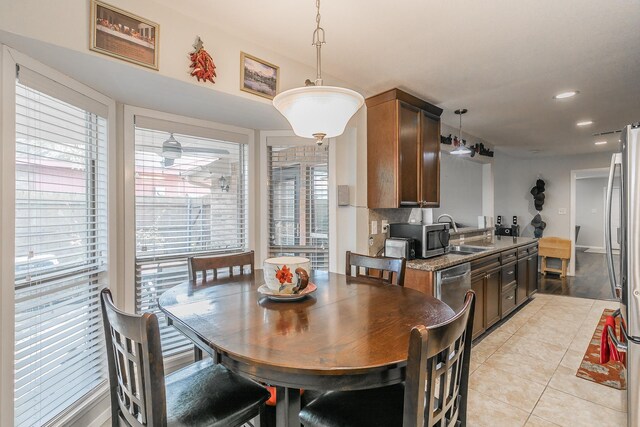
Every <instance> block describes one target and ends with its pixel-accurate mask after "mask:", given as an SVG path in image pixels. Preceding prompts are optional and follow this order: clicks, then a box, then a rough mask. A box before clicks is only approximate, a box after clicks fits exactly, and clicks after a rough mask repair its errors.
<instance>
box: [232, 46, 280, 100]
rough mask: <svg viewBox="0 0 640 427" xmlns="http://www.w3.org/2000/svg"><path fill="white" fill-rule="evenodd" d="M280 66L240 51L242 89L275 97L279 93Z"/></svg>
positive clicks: (267, 96) (271, 97) (259, 94)
mask: <svg viewBox="0 0 640 427" xmlns="http://www.w3.org/2000/svg"><path fill="white" fill-rule="evenodd" d="M279 78H280V67H278V66H276V65H273V64H270V63H268V62H267V61H263V60H262V59H258V58H256V57H255V56H252V55H249V54H248V53H244V52H240V90H243V91H245V92H249V93H252V94H254V95H258V96H262V97H264V98H269V99H273V98H274V97H275V96H276V94H277V93H278V84H279Z"/></svg>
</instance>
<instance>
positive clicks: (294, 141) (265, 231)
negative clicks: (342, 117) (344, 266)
mask: <svg viewBox="0 0 640 427" xmlns="http://www.w3.org/2000/svg"><path fill="white" fill-rule="evenodd" d="M324 144H329V170H328V173H329V177H328V180H329V182H328V186H329V195H328V197H329V271H330V272H334V273H342V272H340V271H337V266H338V265H339V262H338V256H339V254H338V244H337V234H338V233H337V214H338V213H337V208H338V201H337V200H336V196H337V195H336V191H337V190H336V189H337V187H336V186H337V182H336V139H335V138H330V139H328V140H325V141H324ZM270 145H276V146H283V145H290V146H315V145H316V142H315V140H311V139H305V138H302V137H298V136H296V135H295V134H294V133H293V131H261V132H260V144H259V153H258V158H259V163H260V171H259V181H258V183H259V185H258V186H257V187H256V190H257V194H258V197H259V200H257V205H258V206H260V210H259V211H258V212H261V214H260V216H259V218H257V221H258V222H259V224H260V236H259V244H258V245H257V246H256V268H262V263H263V262H264V260H265V259H267V258H268V257H269V214H268V210H269V176H268V164H269V163H268V161H269V159H268V158H267V156H268V150H267V147H268V146H270Z"/></svg>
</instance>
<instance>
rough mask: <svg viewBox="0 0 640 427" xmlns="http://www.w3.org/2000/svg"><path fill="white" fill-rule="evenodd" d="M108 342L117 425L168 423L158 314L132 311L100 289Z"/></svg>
mask: <svg viewBox="0 0 640 427" xmlns="http://www.w3.org/2000/svg"><path fill="white" fill-rule="evenodd" d="M101 305H102V318H103V324H104V331H105V339H106V342H107V362H108V368H109V387H110V391H111V419H112V423H113V425H114V426H116V425H119V423H120V424H122V423H124V424H125V425H129V426H132V427H146V426H166V424H167V409H166V395H165V384H164V366H163V359H162V346H161V343H160V328H159V326H158V318H157V317H156V315H155V314H151V313H145V314H142V315H132V314H128V313H125V312H123V311H120V310H118V309H117V308H116V306H115V305H114V304H113V299H112V297H111V292H110V291H109V290H108V289H104V290H103V291H102V293H101Z"/></svg>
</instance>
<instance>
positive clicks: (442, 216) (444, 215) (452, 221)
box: [436, 214, 458, 233]
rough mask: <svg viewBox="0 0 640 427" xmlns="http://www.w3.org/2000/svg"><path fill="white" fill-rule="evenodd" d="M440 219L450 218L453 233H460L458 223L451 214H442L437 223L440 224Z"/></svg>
mask: <svg viewBox="0 0 640 427" xmlns="http://www.w3.org/2000/svg"><path fill="white" fill-rule="evenodd" d="M440 218H449V222H450V223H451V228H453V232H454V233H455V232H457V231H458V227H456V222H455V221H454V220H453V217H452V216H451V215H449V214H442V215H440V216H439V217H438V219H436V222H440Z"/></svg>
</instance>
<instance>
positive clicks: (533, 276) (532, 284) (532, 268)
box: [527, 251, 538, 296]
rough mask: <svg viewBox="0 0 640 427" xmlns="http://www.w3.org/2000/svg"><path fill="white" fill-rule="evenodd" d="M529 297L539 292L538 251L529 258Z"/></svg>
mask: <svg viewBox="0 0 640 427" xmlns="http://www.w3.org/2000/svg"><path fill="white" fill-rule="evenodd" d="M527 276H528V277H527V296H531V295H533V294H534V293H536V292H538V251H535V252H534V253H532V254H531V255H529V258H527Z"/></svg>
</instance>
